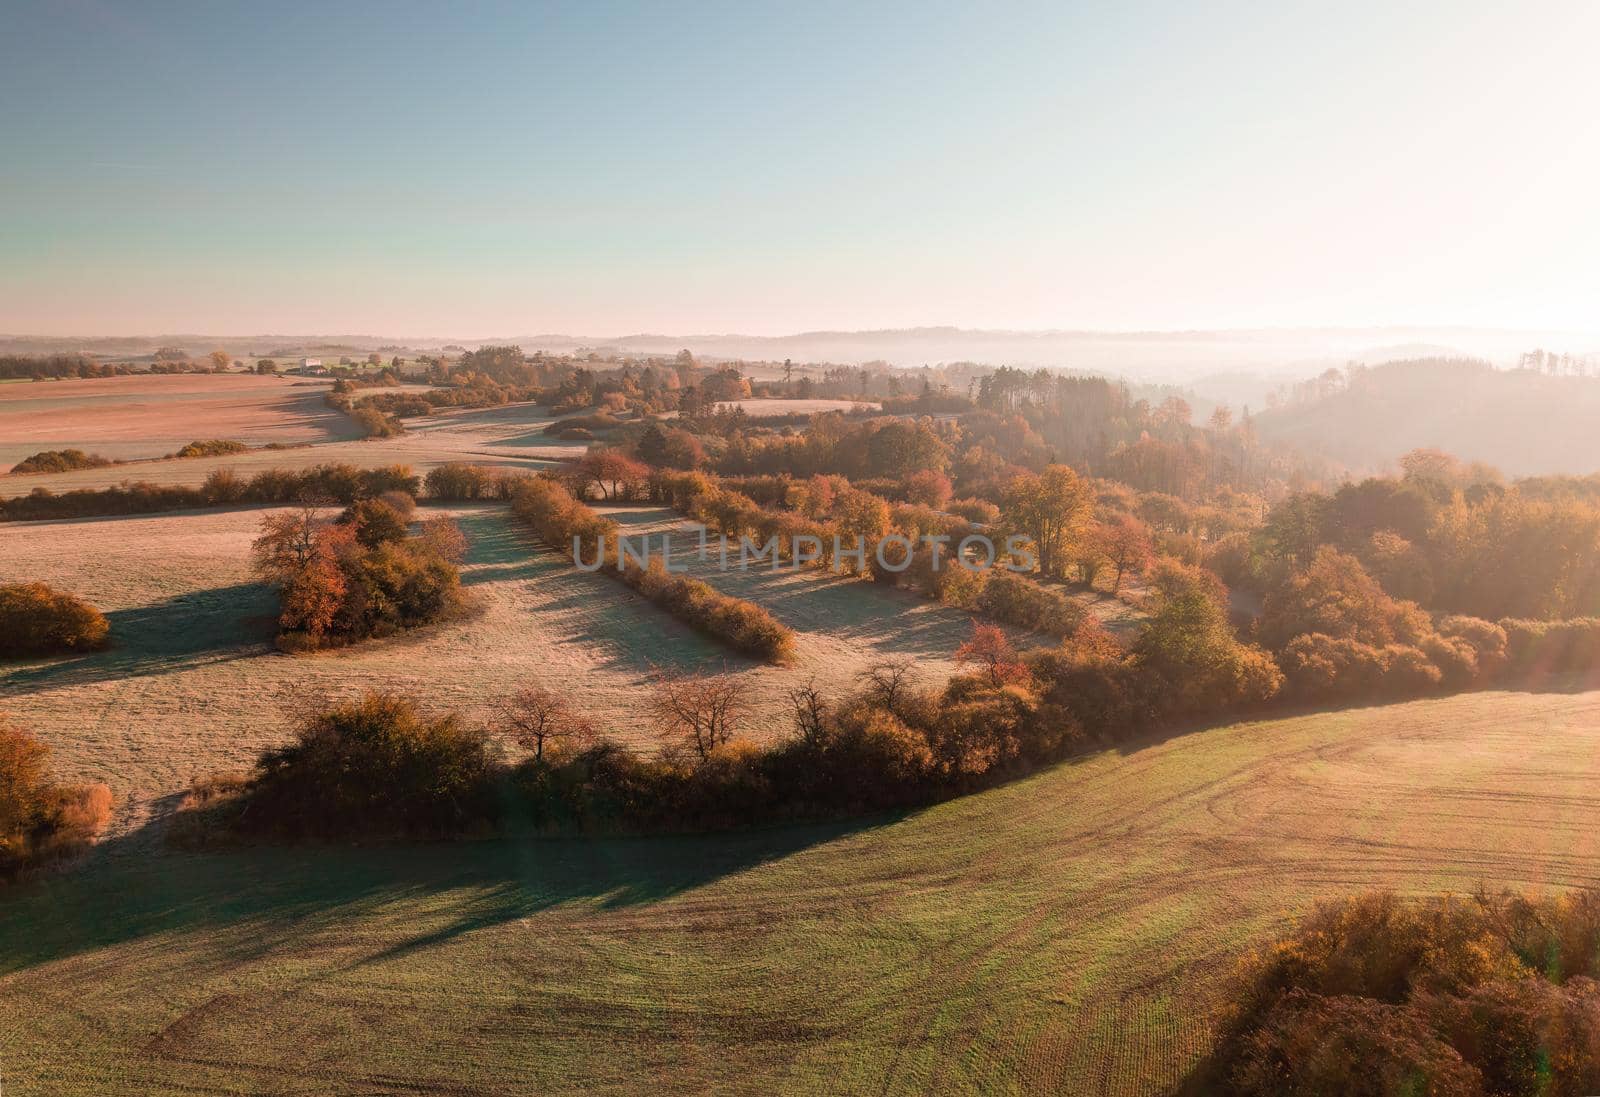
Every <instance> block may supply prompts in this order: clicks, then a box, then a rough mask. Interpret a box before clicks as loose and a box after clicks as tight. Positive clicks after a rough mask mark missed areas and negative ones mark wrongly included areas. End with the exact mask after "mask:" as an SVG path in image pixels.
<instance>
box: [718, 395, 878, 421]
mask: <svg viewBox="0 0 1600 1097" xmlns="http://www.w3.org/2000/svg"><path fill="white" fill-rule="evenodd" d="M718 403H719V405H720V406H723V407H738V408H743V409H744V411H745V414H746V415H749V416H750V417H751V418H752V419H760V418H762V417H764V416H780V415H815V414H817V413H818V412H821V411H858V410H861V409H867V408H870V409H872V410H877V408H878V406H879V405H878V402H877V401H876V400H871V401H861V400H779V399H770V398H760V397H757V398H755V399H750V400H723V401H719V402H718Z"/></svg>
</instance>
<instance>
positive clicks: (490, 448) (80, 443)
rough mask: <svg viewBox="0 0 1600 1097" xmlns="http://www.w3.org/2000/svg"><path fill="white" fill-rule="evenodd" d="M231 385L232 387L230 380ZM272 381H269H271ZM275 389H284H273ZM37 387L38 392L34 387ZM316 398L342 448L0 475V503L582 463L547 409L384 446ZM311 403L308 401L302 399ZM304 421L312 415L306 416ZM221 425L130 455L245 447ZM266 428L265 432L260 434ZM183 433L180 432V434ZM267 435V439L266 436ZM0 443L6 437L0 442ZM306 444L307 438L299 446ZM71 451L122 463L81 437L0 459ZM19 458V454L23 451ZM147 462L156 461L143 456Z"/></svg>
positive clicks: (437, 426) (477, 412) (512, 412)
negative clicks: (319, 471) (278, 471)
mask: <svg viewBox="0 0 1600 1097" xmlns="http://www.w3.org/2000/svg"><path fill="white" fill-rule="evenodd" d="M214 380H216V381H218V382H222V381H228V380H230V378H227V377H218V378H214ZM233 380H237V379H236V378H235V379H233ZM269 380H270V379H269ZM88 383H90V382H77V381H73V382H63V383H61V384H60V385H56V386H54V388H56V389H65V388H67V387H68V386H69V385H77V384H88ZM279 383H280V384H281V383H282V382H279ZM23 387H26V386H21V385H12V386H0V412H3V409H4V407H5V403H4V399H3V398H4V396H5V393H6V390H7V389H15V388H23ZM33 387H40V386H33ZM308 391H309V392H310V393H312V394H313V395H314V402H315V405H316V408H317V409H319V410H318V411H317V413H316V414H317V415H318V416H319V418H318V419H317V420H316V421H317V422H319V423H323V422H330V423H332V426H333V427H335V428H336V429H337V431H338V432H341V433H335V434H331V435H329V434H325V435H323V439H326V438H328V437H338V438H343V439H345V440H344V441H331V442H330V441H326V440H321V441H319V444H313V445H305V446H301V447H299V448H295V449H286V450H255V451H252V452H250V453H241V454H236V455H234V456H231V457H195V458H185V459H183V460H174V461H137V462H134V463H132V464H126V465H113V466H110V467H108V468H98V469H77V470H74V471H72V472H57V473H44V474H39V475H28V476H0V497H10V496H13V495H26V494H27V493H28V492H30V491H32V490H33V489H34V488H39V487H42V488H48V489H49V490H50V491H58V492H59V491H70V490H72V489H74V488H104V487H109V486H111V485H113V484H120V483H122V482H123V481H124V480H148V481H150V482H151V483H156V484H184V485H191V486H198V485H199V484H200V483H201V482H202V481H204V480H205V478H206V474H207V473H209V472H210V471H211V470H212V469H217V468H231V469H234V470H236V471H237V472H238V473H239V474H240V475H242V476H248V475H250V474H251V473H253V472H259V471H260V470H262V469H268V468H286V469H300V468H310V467H311V466H312V465H323V464H330V463H334V462H340V461H344V462H349V463H350V464H354V465H360V466H361V467H363V468H373V467H376V466H379V465H395V464H399V465H410V466H411V467H412V468H413V469H415V470H416V471H417V472H418V473H426V472H427V471H428V470H429V469H432V468H435V467H437V466H439V465H442V464H446V463H448V462H451V461H467V462H471V463H472V464H478V465H494V466H500V467H515V468H533V469H536V468H545V467H549V466H551V465H552V464H553V463H555V462H556V461H559V460H562V459H565V458H569V457H581V456H582V455H583V452H584V450H585V449H587V448H588V446H587V443H585V442H571V441H567V442H563V441H559V440H557V439H554V438H551V437H549V436H547V435H545V434H544V433H543V431H544V428H545V427H546V426H548V425H549V424H550V423H551V422H552V421H553V420H552V418H551V416H550V415H549V414H548V412H547V411H546V410H545V409H542V408H539V407H536V406H535V405H533V404H508V405H506V406H504V407H496V408H481V409H467V410H460V411H447V412H444V413H442V414H440V415H436V416H430V417H427V418H420V419H408V420H406V433H405V434H403V435H401V436H400V437H398V438H385V439H357V438H353V437H351V435H352V433H353V432H352V431H351V430H350V429H349V419H348V418H347V417H345V416H343V415H340V414H339V413H337V412H335V411H333V409H331V408H326V407H324V406H323V404H322V393H323V392H324V391H325V389H324V388H316V389H312V390H308ZM308 398H313V397H308ZM324 412H325V413H326V414H327V415H329V416H332V417H333V420H329V421H325V420H323V419H321V418H320V416H321V415H322V413H324ZM308 414H310V412H309V410H308ZM280 423H281V424H283V425H282V429H277V430H276V435H277V436H274V437H263V436H260V435H257V436H256V439H255V441H254V442H253V443H252V444H265V443H267V442H273V441H286V440H290V441H292V440H293V439H286V438H285V437H282V436H281V435H282V434H284V433H285V431H286V430H287V426H286V424H287V423H288V420H287V419H285V420H281V421H280ZM225 428H226V424H225V423H222V424H219V423H217V422H216V421H213V420H208V419H206V418H204V417H200V418H192V419H185V420H184V421H183V423H182V424H181V425H178V426H169V427H168V429H170V430H176V431H177V432H178V433H179V434H181V435H182V439H181V440H180V441H178V442H176V444H171V445H168V444H166V443H162V444H154V443H150V444H142V443H141V444H139V445H138V446H135V448H143V449H144V450H146V451H152V450H153V451H158V452H159V453H160V454H167V453H172V452H175V451H176V450H177V449H179V448H180V447H181V446H182V445H183V444H184V443H185V442H188V441H192V440H193V439H194V438H196V437H206V438H232V439H236V440H240V441H249V440H250V439H248V438H243V437H241V436H240V435H239V434H238V433H234V434H230V433H227V430H226V429H225ZM263 429H267V428H263ZM185 432H186V433H185ZM268 433H273V431H271V430H269V431H268ZM0 437H8V438H9V437H12V436H11V435H0ZM302 440H303V441H311V440H310V439H302ZM69 445H70V446H76V447H77V448H79V449H85V450H90V451H98V452H101V453H102V454H104V456H107V457H118V456H127V454H119V453H115V452H108V451H109V450H111V449H113V448H114V447H110V446H105V445H97V444H96V443H94V442H90V441H85V440H84V439H83V438H82V436H81V432H80V434H79V435H74V436H73V437H72V438H71V439H69V440H67V441H58V442H53V443H50V444H45V443H43V442H40V443H38V444H34V443H27V444H24V445H21V446H11V447H10V448H9V449H7V448H4V447H0V459H9V460H11V461H16V460H20V459H21V458H22V457H25V456H27V455H28V454H31V453H36V452H38V451H39V450H41V449H61V448H63V447H64V446H69ZM13 451H16V456H13V457H10V458H6V457H5V455H6V454H8V453H11V452H13ZM24 451H25V452H24ZM144 455H145V456H154V455H155V454H154V453H150V452H146V453H145V454H144Z"/></svg>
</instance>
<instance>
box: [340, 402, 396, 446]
mask: <svg viewBox="0 0 1600 1097" xmlns="http://www.w3.org/2000/svg"><path fill="white" fill-rule="evenodd" d="M350 419H351V420H352V421H353V422H354V423H355V425H356V427H357V428H358V429H359V430H360V431H361V437H363V438H394V437H396V436H397V435H401V434H404V433H405V432H406V428H405V427H404V426H403V425H401V423H400V420H399V419H398V418H396V417H395V416H393V415H386V414H384V413H383V412H382V411H380V410H378V409H377V408H374V407H368V406H367V405H365V404H357V405H356V406H355V407H354V408H352V409H351V411H350Z"/></svg>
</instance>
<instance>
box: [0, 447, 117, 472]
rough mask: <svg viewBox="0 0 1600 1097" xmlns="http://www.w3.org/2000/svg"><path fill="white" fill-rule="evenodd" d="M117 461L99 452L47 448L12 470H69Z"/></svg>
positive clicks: (110, 463)
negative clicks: (90, 452)
mask: <svg viewBox="0 0 1600 1097" xmlns="http://www.w3.org/2000/svg"><path fill="white" fill-rule="evenodd" d="M116 463H117V462H115V461H113V460H111V459H110V458H109V457H101V456H100V455H99V454H98V453H96V454H89V453H85V452H83V450H81V449H47V450H45V451H44V452H43V453H35V454H33V455H32V456H29V457H24V458H23V459H22V460H21V461H18V462H17V463H16V464H15V465H12V466H11V471H12V472H13V473H17V474H26V473H30V472H69V471H71V470H72V469H98V468H105V467H106V466H107V465H114V464H116Z"/></svg>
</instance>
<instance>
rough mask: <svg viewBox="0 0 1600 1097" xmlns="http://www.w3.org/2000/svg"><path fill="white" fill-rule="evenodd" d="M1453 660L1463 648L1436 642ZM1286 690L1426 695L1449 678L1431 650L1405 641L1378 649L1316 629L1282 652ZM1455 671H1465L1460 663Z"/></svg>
mask: <svg viewBox="0 0 1600 1097" xmlns="http://www.w3.org/2000/svg"><path fill="white" fill-rule="evenodd" d="M1433 646H1434V647H1435V649H1436V650H1439V651H1440V653H1441V654H1444V655H1446V656H1447V657H1449V658H1453V659H1459V658H1460V656H1461V654H1462V653H1461V652H1460V651H1459V650H1457V649H1454V648H1451V647H1449V645H1447V644H1446V645H1443V647H1441V646H1440V645H1439V644H1435V645H1433ZM1278 666H1279V667H1280V668H1281V669H1282V670H1283V674H1284V680H1285V690H1286V692H1288V693H1290V694H1292V695H1294V696H1296V697H1301V698H1306V699H1314V700H1326V699H1332V698H1338V697H1387V696H1396V695H1398V696H1410V695H1414V694H1418V693H1426V692H1429V691H1431V690H1433V689H1434V688H1436V687H1437V686H1438V685H1439V684H1440V682H1441V681H1442V680H1443V677H1444V675H1443V672H1442V671H1440V670H1439V668H1438V667H1437V666H1435V665H1434V664H1433V662H1432V661H1430V659H1429V657H1428V654H1427V653H1426V652H1424V651H1422V650H1420V649H1418V648H1414V647H1409V646H1406V645H1402V644H1388V645H1385V646H1383V647H1376V646H1374V645H1372V644H1363V643H1361V642H1360V641H1359V640H1351V639H1335V638H1334V637H1331V636H1324V635H1323V634H1322V633H1320V632H1313V633H1309V634H1306V635H1303V636H1296V637H1295V638H1294V639H1293V640H1291V641H1289V643H1288V645H1287V646H1286V647H1285V648H1284V649H1283V650H1282V651H1281V652H1279V653H1278ZM1454 669H1455V670H1457V671H1459V670H1461V669H1463V668H1462V667H1461V666H1460V665H1457V666H1456V667H1455V668H1454Z"/></svg>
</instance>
